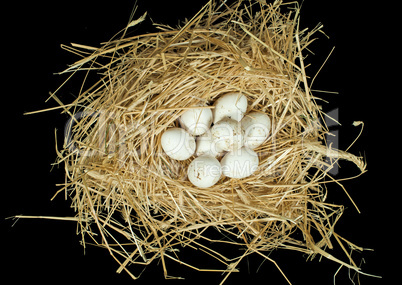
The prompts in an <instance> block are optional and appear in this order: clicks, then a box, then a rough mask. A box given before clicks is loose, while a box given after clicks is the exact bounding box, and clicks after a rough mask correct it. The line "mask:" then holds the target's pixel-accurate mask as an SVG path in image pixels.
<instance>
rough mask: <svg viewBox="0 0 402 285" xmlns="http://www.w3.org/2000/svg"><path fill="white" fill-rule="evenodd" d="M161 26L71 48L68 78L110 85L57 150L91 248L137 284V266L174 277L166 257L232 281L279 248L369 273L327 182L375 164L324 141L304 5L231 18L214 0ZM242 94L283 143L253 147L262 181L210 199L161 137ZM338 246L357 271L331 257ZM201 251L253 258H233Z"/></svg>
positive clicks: (95, 91)
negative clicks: (341, 227)
mask: <svg viewBox="0 0 402 285" xmlns="http://www.w3.org/2000/svg"><path fill="white" fill-rule="evenodd" d="M218 8H219V9H218ZM137 22H139V21H137ZM129 26H130V25H129ZM157 28H158V29H159V31H158V32H157V33H153V34H144V35H139V36H134V37H124V36H122V37H120V38H118V39H116V40H111V41H109V42H107V43H104V44H103V45H102V46H101V47H100V48H92V47H88V46H84V45H79V44H72V46H71V47H65V48H66V49H68V50H70V51H72V52H74V53H77V54H79V55H81V56H82V59H81V60H79V61H77V62H76V63H74V64H73V65H71V66H70V67H69V68H68V69H67V70H65V71H64V72H65V73H68V72H72V73H76V72H85V73H89V72H90V73H94V72H95V73H97V74H99V76H100V80H99V81H98V82H97V83H96V84H94V85H92V86H91V87H90V88H88V89H87V90H85V91H82V92H80V93H79V95H78V96H77V98H76V99H75V100H74V101H73V102H72V103H71V104H68V105H63V108H64V112H66V113H68V114H69V115H70V117H71V120H70V121H69V124H68V125H67V130H68V131H67V132H66V138H67V139H66V142H65V144H64V146H63V148H62V149H61V150H60V151H59V152H58V157H59V163H64V164H65V171H66V182H65V185H64V187H63V188H62V189H61V190H60V191H59V192H62V191H64V192H65V194H66V196H67V195H68V196H69V197H70V198H71V200H72V207H74V209H75V210H76V213H77V216H76V220H77V222H78V225H79V232H80V234H81V235H82V239H83V244H84V245H85V244H86V243H91V244H96V245H98V246H101V247H105V248H107V250H108V251H109V252H110V254H111V255H112V256H113V258H114V259H115V260H116V261H117V262H118V264H119V267H118V269H117V272H122V271H123V270H124V271H126V272H128V274H130V276H131V277H133V278H134V279H136V278H137V277H138V275H136V274H134V273H133V271H132V270H131V269H132V268H137V267H140V266H144V265H147V264H149V263H151V262H152V261H154V260H158V259H161V260H162V265H163V270H164V274H165V277H167V276H168V273H167V268H166V263H165V262H164V260H165V259H171V260H174V261H177V262H179V263H181V264H183V265H187V266H189V267H192V268H195V269H197V270H211V271H212V270H213V271H222V272H226V273H227V275H226V277H225V279H224V280H226V278H227V276H229V274H230V273H232V272H236V271H237V269H236V266H237V265H238V264H239V262H240V261H241V260H242V259H243V258H244V257H245V256H247V255H248V254H252V253H257V254H260V255H263V256H264V257H265V258H267V259H269V258H268V257H267V256H266V255H264V254H263V253H264V252H267V251H270V250H272V249H276V248H286V249H290V250H295V251H300V252H303V253H306V254H308V255H309V256H310V257H314V256H315V255H316V254H319V255H323V256H325V257H327V258H329V259H331V260H334V261H336V262H338V263H340V264H342V265H344V266H347V267H349V268H352V269H354V270H357V271H359V270H360V269H359V268H358V266H356V264H355V263H354V262H353V260H352V258H351V256H350V254H349V253H348V252H347V250H345V244H346V245H348V246H350V247H353V248H355V249H356V248H358V247H357V246H355V245H354V244H352V243H351V242H349V241H347V240H346V239H344V238H342V237H340V236H339V235H338V234H336V233H335V232H334V226H335V224H336V222H337V221H338V220H339V218H340V216H341V215H342V212H343V206H342V205H333V204H329V203H327V202H326V201H325V198H326V187H325V185H326V183H327V182H328V180H333V181H335V180H334V179H333V178H331V176H330V174H329V172H330V170H331V167H332V166H333V165H334V164H335V163H337V160H338V159H347V160H349V161H351V162H353V163H355V164H356V165H357V166H358V167H359V169H360V170H361V172H364V171H365V168H366V165H365V162H364V161H363V160H362V159H361V158H359V157H356V156H354V155H352V154H350V153H347V152H344V151H339V150H335V149H332V148H331V147H330V146H327V145H326V142H325V135H326V134H327V133H328V128H327V127H326V126H325V123H323V122H324V120H323V119H322V117H323V113H322V111H321V109H320V106H318V105H317V103H316V100H315V99H316V98H315V97H314V96H313V94H312V92H311V91H310V89H309V87H308V86H309V85H308V78H309V77H308V76H307V75H306V70H305V66H304V56H305V53H308V51H307V47H308V45H309V44H310V43H311V42H312V41H313V40H314V39H313V35H315V33H316V32H317V31H319V30H320V29H321V27H320V26H318V27H316V28H315V29H313V30H311V31H309V30H307V29H306V30H302V31H301V30H299V8H298V7H297V6H288V5H284V4H282V2H281V1H275V2H274V3H273V4H265V3H263V1H251V2H247V1H239V3H235V4H233V5H232V6H226V5H223V6H220V7H218V6H217V5H216V3H214V2H209V3H208V4H207V5H205V6H204V7H203V9H201V10H200V12H199V13H198V14H197V15H195V16H194V17H193V18H192V19H191V20H190V21H188V22H186V23H184V25H183V27H181V28H179V29H174V28H171V27H167V26H163V25H158V26H157ZM124 34H125V33H124ZM230 92H241V93H242V94H244V95H245V96H246V97H247V99H248V102H249V106H248V110H247V111H248V112H250V111H261V112H265V113H266V114H268V115H269V117H270V118H271V121H272V128H271V134H270V136H269V138H268V139H267V141H266V142H265V143H264V144H263V145H261V146H260V147H258V148H257V149H256V150H255V151H256V152H257V154H258V156H259V160H260V165H259V167H258V170H257V171H256V172H255V173H254V174H253V175H252V176H250V177H247V178H244V179H230V178H226V177H221V179H220V180H219V182H218V183H217V184H215V185H214V186H212V187H210V188H208V189H200V188H197V187H194V186H193V185H192V184H191V183H190V182H189V181H188V179H187V172H186V170H187V167H188V165H189V163H190V162H191V159H189V160H186V161H182V162H179V161H176V160H173V159H171V158H169V157H168V156H166V155H165V154H164V152H163V150H162V148H161V145H160V138H161V135H162V133H163V132H164V131H165V130H166V129H167V128H169V127H173V126H178V118H179V117H180V115H181V114H182V113H183V112H184V111H185V110H187V109H189V108H195V107H197V108H199V106H200V105H202V106H203V107H205V108H213V106H212V105H213V103H214V101H215V100H216V99H217V98H219V97H220V96H221V95H222V94H226V93H230ZM53 97H54V98H55V99H56V100H58V99H57V97H56V95H55V94H53ZM59 192H58V193H59ZM209 228H214V229H217V230H218V231H219V232H221V233H222V234H223V236H225V237H226V238H219V239H212V238H211V237H210V236H208V235H207V234H205V233H206V230H207V229H209ZM296 233H302V234H301V235H300V234H296ZM334 238H335V240H336V241H337V243H339V244H340V245H341V248H343V249H344V251H345V255H346V257H347V262H346V261H342V259H341V258H336V257H334V256H332V255H330V254H329V253H328V252H327V251H325V249H327V248H329V249H331V248H333V239H334ZM202 240H207V241H212V242H215V243H218V242H219V243H227V244H231V245H235V246H238V247H242V248H244V249H245V251H244V252H243V253H242V254H241V255H240V256H235V257H233V256H232V257H226V256H224V255H223V254H222V253H219V252H217V251H216V250H213V249H211V248H209V247H208V246H206V245H205V244H203V243H202ZM178 246H188V247H193V248H200V249H202V250H203V251H204V252H206V253H207V254H208V255H209V256H210V257H211V258H214V259H216V260H217V261H218V262H219V263H220V264H221V267H219V268H211V269H209V268H197V267H195V266H193V265H191V264H190V263H185V262H183V261H182V260H181V259H180V255H179V254H178V253H177V252H176V251H177V247H178ZM358 249H359V248H358ZM285 278H286V277H285Z"/></svg>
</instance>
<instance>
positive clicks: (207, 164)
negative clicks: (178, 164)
mask: <svg viewBox="0 0 402 285" xmlns="http://www.w3.org/2000/svg"><path fill="white" fill-rule="evenodd" d="M187 175H188V179H189V180H190V182H191V183H192V184H193V185H194V186H197V187H199V188H208V187H211V186H213V185H215V184H216V183H217V182H218V181H219V179H220V177H221V175H222V168H221V164H220V163H219V161H218V160H217V159H216V158H215V157H212V156H209V155H201V156H199V157H197V158H195V159H194V160H193V161H192V162H191V163H190V165H189V166H188V169H187Z"/></svg>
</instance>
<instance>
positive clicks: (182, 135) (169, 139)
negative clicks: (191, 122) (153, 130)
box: [161, 128, 196, 160]
mask: <svg viewBox="0 0 402 285" xmlns="http://www.w3.org/2000/svg"><path fill="white" fill-rule="evenodd" d="M161 145H162V149H163V150H164V152H165V153H166V154H167V155H168V156H169V157H171V158H173V159H176V160H186V159H188V158H190V157H191V156H192V155H193V154H194V152H195V147H196V143H195V138H194V137H193V136H191V135H190V134H189V133H188V132H186V131H185V130H184V129H182V128H170V129H167V130H166V131H165V132H164V133H163V134H162V138H161Z"/></svg>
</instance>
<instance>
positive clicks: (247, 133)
mask: <svg viewBox="0 0 402 285" xmlns="http://www.w3.org/2000/svg"><path fill="white" fill-rule="evenodd" d="M241 126H242V128H243V131H244V146H246V147H248V148H251V149H255V148H257V147H259V146H260V145H262V144H263V142H264V141H265V140H266V139H267V138H268V136H269V133H270V131H271V119H270V118H269V117H268V115H267V114H265V113H260V112H250V113H248V114H247V115H246V116H245V117H244V118H243V119H242V120H241Z"/></svg>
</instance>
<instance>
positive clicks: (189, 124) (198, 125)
mask: <svg viewBox="0 0 402 285" xmlns="http://www.w3.org/2000/svg"><path fill="white" fill-rule="evenodd" d="M179 121H180V125H181V126H182V127H183V128H185V129H186V130H187V131H188V132H189V133H190V134H191V135H194V136H198V135H202V134H204V133H205V132H206V131H207V130H209V128H210V127H211V124H212V111H211V109H208V108H198V109H189V110H187V111H186V112H184V113H183V114H182V115H181V116H180V119H179Z"/></svg>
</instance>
